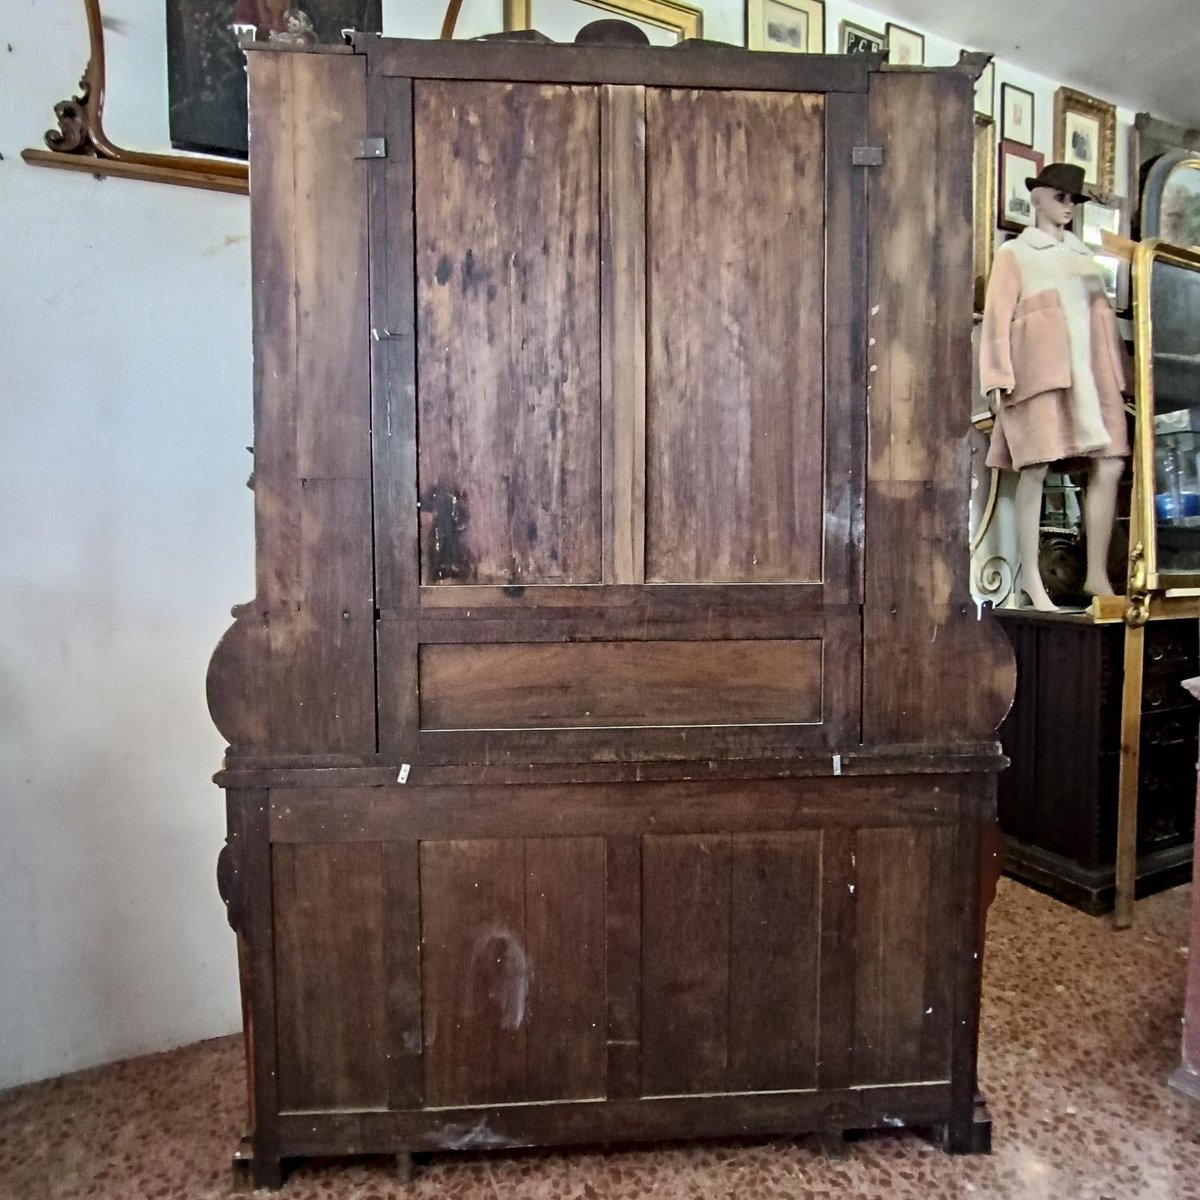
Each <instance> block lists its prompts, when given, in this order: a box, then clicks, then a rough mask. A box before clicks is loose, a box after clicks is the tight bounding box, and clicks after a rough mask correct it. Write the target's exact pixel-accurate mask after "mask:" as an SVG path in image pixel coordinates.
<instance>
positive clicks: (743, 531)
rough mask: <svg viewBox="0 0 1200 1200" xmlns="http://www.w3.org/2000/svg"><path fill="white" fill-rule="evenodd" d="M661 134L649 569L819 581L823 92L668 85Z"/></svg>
mask: <svg viewBox="0 0 1200 1200" xmlns="http://www.w3.org/2000/svg"><path fill="white" fill-rule="evenodd" d="M646 130H647V132H646V157H647V171H648V178H649V181H650V182H649V196H648V208H649V214H650V215H649V233H648V237H647V256H648V276H649V283H648V287H649V291H650V295H651V297H652V304H651V307H650V313H649V332H648V340H649V376H648V395H647V402H646V440H647V446H646V460H647V485H646V508H647V511H646V577H647V578H648V579H651V580H654V581H661V582H667V583H695V582H704V583H722V582H724V583H730V582H732V583H755V582H759V583H761V582H776V583H778V582H806V581H807V582H812V581H816V580H819V579H820V578H821V546H822V540H823V537H822V532H823V520H824V505H823V499H824V470H823V450H822V444H823V436H822V434H823V427H824V414H823V407H824V403H823V390H824V380H823V371H822V357H823V356H822V354H821V352H820V347H821V346H822V345H823V341H824V256H825V246H824V224H825V222H824V203H825V191H824V189H825V183H824V179H825V171H824V101H823V98H822V97H820V96H814V95H781V94H776V93H768V92H739V93H725V94H717V93H713V92H701V91H697V92H688V91H651V92H649V93H648V94H647V98H646ZM681 196H688V197H689V201H688V215H687V219H686V220H685V219H683V215H682V213H681V210H680V199H679V198H680V197H681ZM681 313H686V314H687V320H686V321H685V320H681V318H680V314H681Z"/></svg>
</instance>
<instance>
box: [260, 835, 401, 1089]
mask: <svg viewBox="0 0 1200 1200" xmlns="http://www.w3.org/2000/svg"><path fill="white" fill-rule="evenodd" d="M272 888H273V900H274V914H275V995H276V1028H277V1036H278V1039H279V1103H280V1107H281V1108H283V1109H331V1108H381V1107H384V1106H386V1104H387V1101H388V1066H387V1051H388V1038H387V1032H388V1021H387V1011H386V1004H385V999H384V906H383V896H384V888H383V873H382V859H381V852H380V847H379V845H378V844H377V843H371V842H358V843H339V844H332V845H297V846H275V847H274V850H273V864H272Z"/></svg>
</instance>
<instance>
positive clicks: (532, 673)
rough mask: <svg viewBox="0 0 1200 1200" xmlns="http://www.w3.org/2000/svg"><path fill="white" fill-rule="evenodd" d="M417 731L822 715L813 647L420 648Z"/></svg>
mask: <svg viewBox="0 0 1200 1200" xmlns="http://www.w3.org/2000/svg"><path fill="white" fill-rule="evenodd" d="M420 672H421V674H420V680H421V727H422V728H423V729H428V730H433V729H536V728H539V727H565V726H570V727H594V726H606V725H611V726H656V725H738V724H773V723H796V722H815V721H819V720H820V718H821V642H820V641H819V640H817V639H815V638H812V639H805V640H802V641H737V642H569V643H532V642H519V643H510V644H504V645H471V646H459V645H436V644H435V645H426V646H422V647H421V652H420Z"/></svg>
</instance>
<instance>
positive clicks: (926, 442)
mask: <svg viewBox="0 0 1200 1200" xmlns="http://www.w3.org/2000/svg"><path fill="white" fill-rule="evenodd" d="M935 96H936V97H937V99H936V100H934V97H935ZM971 97H972V90H971V83H970V80H969V79H968V78H967V77H966V76H962V75H944V76H941V75H926V74H918V73H912V74H909V73H901V72H897V73H895V74H887V75H880V76H877V77H876V79H875V80H874V81H873V83H872V87H871V96H870V132H871V139H872V142H873V143H874V144H880V145H883V146H885V147H886V152H885V154H884V161H883V166H882V167H879V168H877V169H874V170H873V171H872V173H871V181H870V185H869V187H870V199H869V207H870V223H871V228H870V246H871V253H870V258H869V263H870V266H869V277H868V288H867V292H868V299H869V304H870V311H869V317H868V332H869V336H870V338H871V339H872V340H871V345H870V353H869V358H870V368H869V370H870V381H871V391H870V403H869V417H868V422H869V429H870V437H869V446H870V455H869V458H868V463H867V514H868V522H867V542H866V549H865V561H866V605H865V609H864V616H863V620H864V627H863V637H864V656H863V657H864V662H863V689H864V694H863V736H864V740H865V741H868V742H891V741H895V742H925V741H941V740H944V739H949V740H954V739H957V738H971V737H993V736H994V733H995V730H996V729H997V727H998V726H999V724H1000V722H1001V720H1002V719H1003V717H1004V715H1005V713H1006V712H1007V711H1008V707H1009V704H1010V703H1011V700H1012V695H1013V690H1014V686H1015V672H1014V666H1013V657H1012V651H1011V649H1010V648H1009V646H1008V645H1007V640H1006V639H1005V637H1004V634H1003V632H1002V631H1001V630H1000V629H999V628H998V627H997V626H995V625H994V624H993V623H992V622H991V621H987V622H980V621H979V620H978V614H977V612H976V609H975V605H974V603H973V602H972V600H971V597H970V591H969V586H968V582H969V581H968V568H967V553H966V545H967V511H968V499H969V497H968V486H969V480H970V473H969V471H968V470H967V469H966V459H965V457H964V442H963V433H962V431H963V430H964V429H966V428H967V427H968V425H969V423H970V421H969V418H970V411H969V410H970V407H971V403H972V396H973V395H974V390H975V389H974V387H973V384H972V380H971V353H970V337H971V294H970V289H971V278H970V276H971V272H970V269H969V266H964V264H969V262H970V255H971V187H972V183H971V151H970V145H969V143H970V140H971V137H972V125H971V115H970V114H971V110H972V98H971ZM916 112H921V113H923V114H924V116H923V118H922V119H921V120H914V119H913V114H914V113H916ZM931 177H933V178H936V179H937V181H938V184H937V187H935V188H932V189H930V188H927V187H926V186H925V181H926V180H928V179H929V178H931ZM918 195H919V196H921V197H922V198H921V200H920V202H919V203H912V202H911V200H910V198H911V197H913V196H918ZM933 380H936V381H937V382H936V386H934V385H933V384H932V383H931V381H933ZM900 657H902V658H903V660H904V662H905V664H906V669H905V670H904V671H897V670H896V669H895V664H896V662H897V660H898V658H900Z"/></svg>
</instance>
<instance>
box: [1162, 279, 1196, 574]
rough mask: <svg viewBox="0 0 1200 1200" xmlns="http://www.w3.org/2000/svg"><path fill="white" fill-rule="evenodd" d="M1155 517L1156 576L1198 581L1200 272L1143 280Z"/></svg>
mask: <svg viewBox="0 0 1200 1200" xmlns="http://www.w3.org/2000/svg"><path fill="white" fill-rule="evenodd" d="M1150 320H1151V365H1152V377H1151V379H1152V388H1153V397H1154V517H1155V526H1156V530H1157V566H1158V572H1159V573H1160V574H1163V573H1167V574H1175V573H1184V574H1189V575H1192V574H1198V573H1200V267H1187V266H1181V265H1178V264H1177V263H1173V262H1165V261H1163V260H1161V259H1157V258H1156V259H1154V260H1153V265H1152V267H1151V276H1150Z"/></svg>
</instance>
